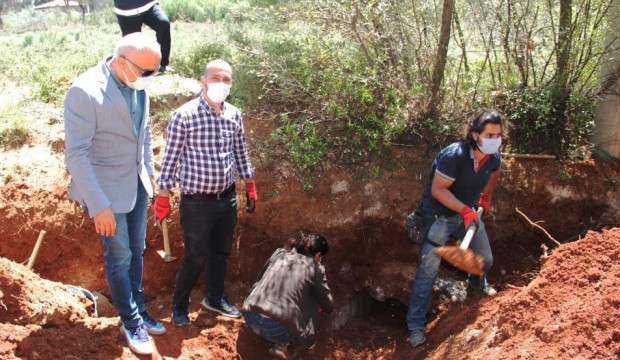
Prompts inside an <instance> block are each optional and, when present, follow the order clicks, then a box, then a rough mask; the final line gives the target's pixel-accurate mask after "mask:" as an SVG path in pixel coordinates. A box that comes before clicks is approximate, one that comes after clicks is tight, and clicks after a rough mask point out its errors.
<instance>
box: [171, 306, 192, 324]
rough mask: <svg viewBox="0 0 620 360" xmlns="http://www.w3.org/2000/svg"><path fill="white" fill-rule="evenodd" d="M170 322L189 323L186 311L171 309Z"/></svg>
mask: <svg viewBox="0 0 620 360" xmlns="http://www.w3.org/2000/svg"><path fill="white" fill-rule="evenodd" d="M172 323H173V324H174V325H176V326H187V325H189V316H187V311H183V310H177V309H172Z"/></svg>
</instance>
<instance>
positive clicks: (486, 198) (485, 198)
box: [478, 194, 491, 214]
mask: <svg viewBox="0 0 620 360" xmlns="http://www.w3.org/2000/svg"><path fill="white" fill-rule="evenodd" d="M478 206H481V207H482V208H483V209H484V213H485V214H488V213H490V212H491V196H490V195H489V194H482V196H480V200H478Z"/></svg>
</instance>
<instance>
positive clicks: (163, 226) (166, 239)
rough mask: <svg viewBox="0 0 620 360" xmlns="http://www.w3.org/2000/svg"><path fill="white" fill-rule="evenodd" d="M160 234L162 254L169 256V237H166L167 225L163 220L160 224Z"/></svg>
mask: <svg viewBox="0 0 620 360" xmlns="http://www.w3.org/2000/svg"><path fill="white" fill-rule="evenodd" d="M161 232H162V233H163V235H164V254H165V255H166V256H170V254H171V252H170V237H169V236H168V223H167V222H166V220H165V219H164V220H162V222H161Z"/></svg>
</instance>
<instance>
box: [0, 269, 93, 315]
mask: <svg viewBox="0 0 620 360" xmlns="http://www.w3.org/2000/svg"><path fill="white" fill-rule="evenodd" d="M0 289H2V290H1V291H0V301H1V302H0V322H9V323H12V324H20V325H26V324H37V325H49V326H58V325H62V324H68V323H72V322H74V321H76V320H77V319H83V318H85V317H86V316H87V311H86V307H87V306H88V305H90V304H89V301H88V300H86V299H85V298H83V297H80V296H77V295H74V294H72V293H71V292H69V291H68V290H67V288H66V287H65V286H64V285H62V284H60V283H56V282H52V281H49V280H45V279H41V278H40V277H39V276H38V275H36V274H35V273H33V272H32V271H30V270H28V268H26V267H25V266H22V265H20V264H17V263H15V262H12V261H10V260H8V259H5V258H0Z"/></svg>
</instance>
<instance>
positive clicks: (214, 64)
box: [205, 59, 232, 74]
mask: <svg viewBox="0 0 620 360" xmlns="http://www.w3.org/2000/svg"><path fill="white" fill-rule="evenodd" d="M211 68H217V69H222V70H224V71H227V72H229V73H231V74H232V67H231V66H230V64H229V63H227V62H226V61H224V60H222V59H215V60H211V61H209V62H208V63H207V65H206V66H205V74H206V73H207V72H208V71H209V69H211Z"/></svg>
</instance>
